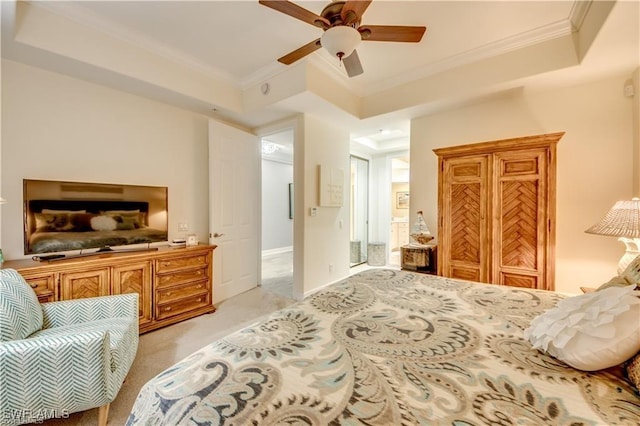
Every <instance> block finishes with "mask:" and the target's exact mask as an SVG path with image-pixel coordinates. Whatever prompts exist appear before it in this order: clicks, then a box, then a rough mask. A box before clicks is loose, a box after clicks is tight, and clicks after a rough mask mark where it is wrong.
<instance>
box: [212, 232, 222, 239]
mask: <svg viewBox="0 0 640 426" xmlns="http://www.w3.org/2000/svg"><path fill="white" fill-rule="evenodd" d="M223 235H224V234H218V233H217V232H216V233H214V234H213V238H218V237H222V236H223Z"/></svg>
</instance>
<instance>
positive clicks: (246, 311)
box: [44, 287, 295, 426]
mask: <svg viewBox="0 0 640 426" xmlns="http://www.w3.org/2000/svg"><path fill="white" fill-rule="evenodd" d="M293 303H295V300H293V299H291V298H286V297H283V296H280V295H278V294H275V293H273V292H270V291H266V290H265V289H264V288H261V287H257V288H254V289H252V290H249V291H247V292H246V293H242V294H240V295H238V296H235V297H232V298H231V299H228V300H225V301H224V302H221V303H220V304H218V305H217V308H218V310H217V311H216V312H215V313H213V314H209V315H202V316H199V317H196V318H193V319H190V320H187V321H183V322H181V323H178V324H175V325H172V326H169V327H165V328H161V329H159V330H156V331H152V332H149V333H146V334H143V335H141V336H140V343H139V345H138V354H137V355H136V359H135V361H134V363H133V365H132V367H131V370H130V372H129V375H128V377H127V380H126V381H125V383H124V384H123V385H122V388H121V389H120V393H119V394H118V396H117V398H116V400H115V401H114V402H112V403H111V407H110V410H109V425H118V426H120V425H124V424H125V423H126V421H127V417H128V415H129V412H130V410H131V407H132V406H133V403H134V401H135V399H136V396H137V395H138V391H139V390H140V388H141V387H142V386H143V385H144V384H145V383H146V382H147V381H148V380H149V379H151V378H152V377H154V376H156V375H157V374H158V373H160V372H162V371H163V370H165V369H166V368H168V367H170V366H171V365H173V364H175V363H176V362H178V361H180V360H182V359H183V358H186V357H187V356H188V355H190V354H191V353H193V352H195V351H196V350H198V349H200V348H201V347H203V346H205V345H207V344H208V343H210V342H213V341H214V340H217V339H219V338H221V337H224V336H225V335H227V334H229V333H231V332H233V331H236V330H239V329H241V328H243V327H245V326H247V325H249V324H252V323H254V322H256V321H257V320H258V319H259V318H261V317H263V316H265V315H267V314H269V313H271V312H273V311H276V310H278V309H282V308H284V307H286V306H289V305H291V304H293ZM97 421H98V409H92V410H88V411H84V412H80V413H74V414H71V416H70V417H69V418H68V419H54V420H49V421H46V422H44V424H45V425H87V426H89V425H91V426H95V425H96V424H97Z"/></svg>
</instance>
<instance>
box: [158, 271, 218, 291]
mask: <svg viewBox="0 0 640 426" xmlns="http://www.w3.org/2000/svg"><path fill="white" fill-rule="evenodd" d="M208 278H209V277H208V269H207V268H202V269H191V270H188V271H179V272H172V273H170V274H164V275H160V274H158V277H157V281H156V288H162V287H167V286H174V285H176V284H183V283H188V282H192V281H200V280H203V279H208Z"/></svg>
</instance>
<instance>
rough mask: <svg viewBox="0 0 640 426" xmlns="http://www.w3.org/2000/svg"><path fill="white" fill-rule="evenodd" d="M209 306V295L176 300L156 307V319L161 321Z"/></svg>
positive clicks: (204, 294)
mask: <svg viewBox="0 0 640 426" xmlns="http://www.w3.org/2000/svg"><path fill="white" fill-rule="evenodd" d="M210 304H211V294H210V293H203V294H200V295H195V296H191V297H188V298H186V299H180V300H176V301H174V302H169V303H165V304H158V305H156V319H158V320H162V319H165V318H169V317H172V316H175V315H179V314H181V313H184V312H189V311H192V310H194V309H197V308H203V307H205V306H209V305H210Z"/></svg>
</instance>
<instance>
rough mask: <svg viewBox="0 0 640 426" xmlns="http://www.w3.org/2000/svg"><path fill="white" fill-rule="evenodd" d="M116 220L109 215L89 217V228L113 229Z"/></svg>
mask: <svg viewBox="0 0 640 426" xmlns="http://www.w3.org/2000/svg"><path fill="white" fill-rule="evenodd" d="M116 226H117V222H116V221H115V219H113V218H112V217H109V216H96V217H93V218H91V229H93V230H94V231H113V230H114V229H116Z"/></svg>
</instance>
